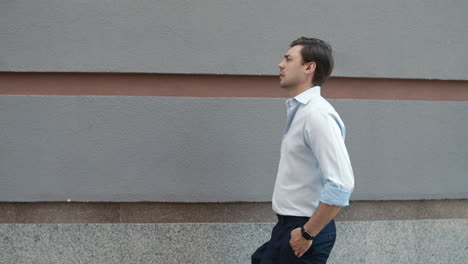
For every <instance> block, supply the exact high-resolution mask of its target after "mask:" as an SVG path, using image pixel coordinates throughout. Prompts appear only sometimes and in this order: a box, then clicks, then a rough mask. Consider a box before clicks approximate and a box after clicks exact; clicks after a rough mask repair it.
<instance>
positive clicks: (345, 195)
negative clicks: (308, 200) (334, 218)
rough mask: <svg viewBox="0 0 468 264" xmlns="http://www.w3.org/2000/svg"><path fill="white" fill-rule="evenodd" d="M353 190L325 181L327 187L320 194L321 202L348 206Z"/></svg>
mask: <svg viewBox="0 0 468 264" xmlns="http://www.w3.org/2000/svg"><path fill="white" fill-rule="evenodd" d="M349 197H351V192H348V191H345V190H343V189H341V188H340V187H338V186H335V185H333V184H332V183H330V182H327V183H325V188H324V189H323V192H322V194H321V195H320V202H322V203H326V204H329V205H336V206H348V205H349Z"/></svg>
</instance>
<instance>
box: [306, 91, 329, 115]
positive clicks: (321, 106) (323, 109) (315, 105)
mask: <svg viewBox="0 0 468 264" xmlns="http://www.w3.org/2000/svg"><path fill="white" fill-rule="evenodd" d="M304 110H305V112H306V114H307V115H311V116H317V115H323V114H332V113H336V110H335V108H334V107H333V106H332V105H331V104H330V102H328V101H327V100H326V99H325V98H323V97H322V96H316V97H314V98H312V99H311V100H310V101H309V103H308V104H307V105H306V106H305V107H304Z"/></svg>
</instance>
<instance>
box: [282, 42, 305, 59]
mask: <svg viewBox="0 0 468 264" xmlns="http://www.w3.org/2000/svg"><path fill="white" fill-rule="evenodd" d="M301 49H302V45H296V46H293V47H291V48H290V49H289V50H288V51H287V52H286V54H284V56H291V57H296V56H298V55H299V54H300V51H301Z"/></svg>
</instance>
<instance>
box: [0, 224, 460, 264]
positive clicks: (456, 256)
mask: <svg viewBox="0 0 468 264" xmlns="http://www.w3.org/2000/svg"><path fill="white" fill-rule="evenodd" d="M272 227H273V223H249V224H196V223H194V224H1V225H0V263H2V264H13V263H22V264H28V263H34V264H42V263H44V264H45V263H47V264H55V263H61V264H66V263H96V264H107V263H109V264H110V263H135V264H137V263H138V264H144V263H165V264H171V263H174V264H176V263H177V264H182V263H204V264H211V263H216V264H219V263H226V264H230V263H239V264H245V263H249V258H250V254H251V253H252V252H253V251H254V250H255V249H256V248H257V247H258V246H260V245H261V244H262V243H263V242H265V241H266V240H268V239H269V234H270V232H271V228H272ZM337 233H338V239H337V242H336V244H335V248H334V250H333V252H332V255H331V257H330V260H329V263H330V264H337V263H350V264H353V263H369V264H371V263H372V264H375V263H389V264H390V263H391V264H393V263H416V264H417V263H421V264H422V263H424V264H430V263H434V264H435V263H437V264H440V263H450V264H464V263H466V260H467V259H468V219H450V220H413V221H411V220H402V221H361V222H337Z"/></svg>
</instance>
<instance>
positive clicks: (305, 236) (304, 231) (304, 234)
mask: <svg viewBox="0 0 468 264" xmlns="http://www.w3.org/2000/svg"><path fill="white" fill-rule="evenodd" d="M301 234H302V237H303V238H305V239H306V240H314V238H315V237H314V236H313V235H311V234H310V233H309V232H307V231H306V230H305V229H304V227H303V226H301Z"/></svg>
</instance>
